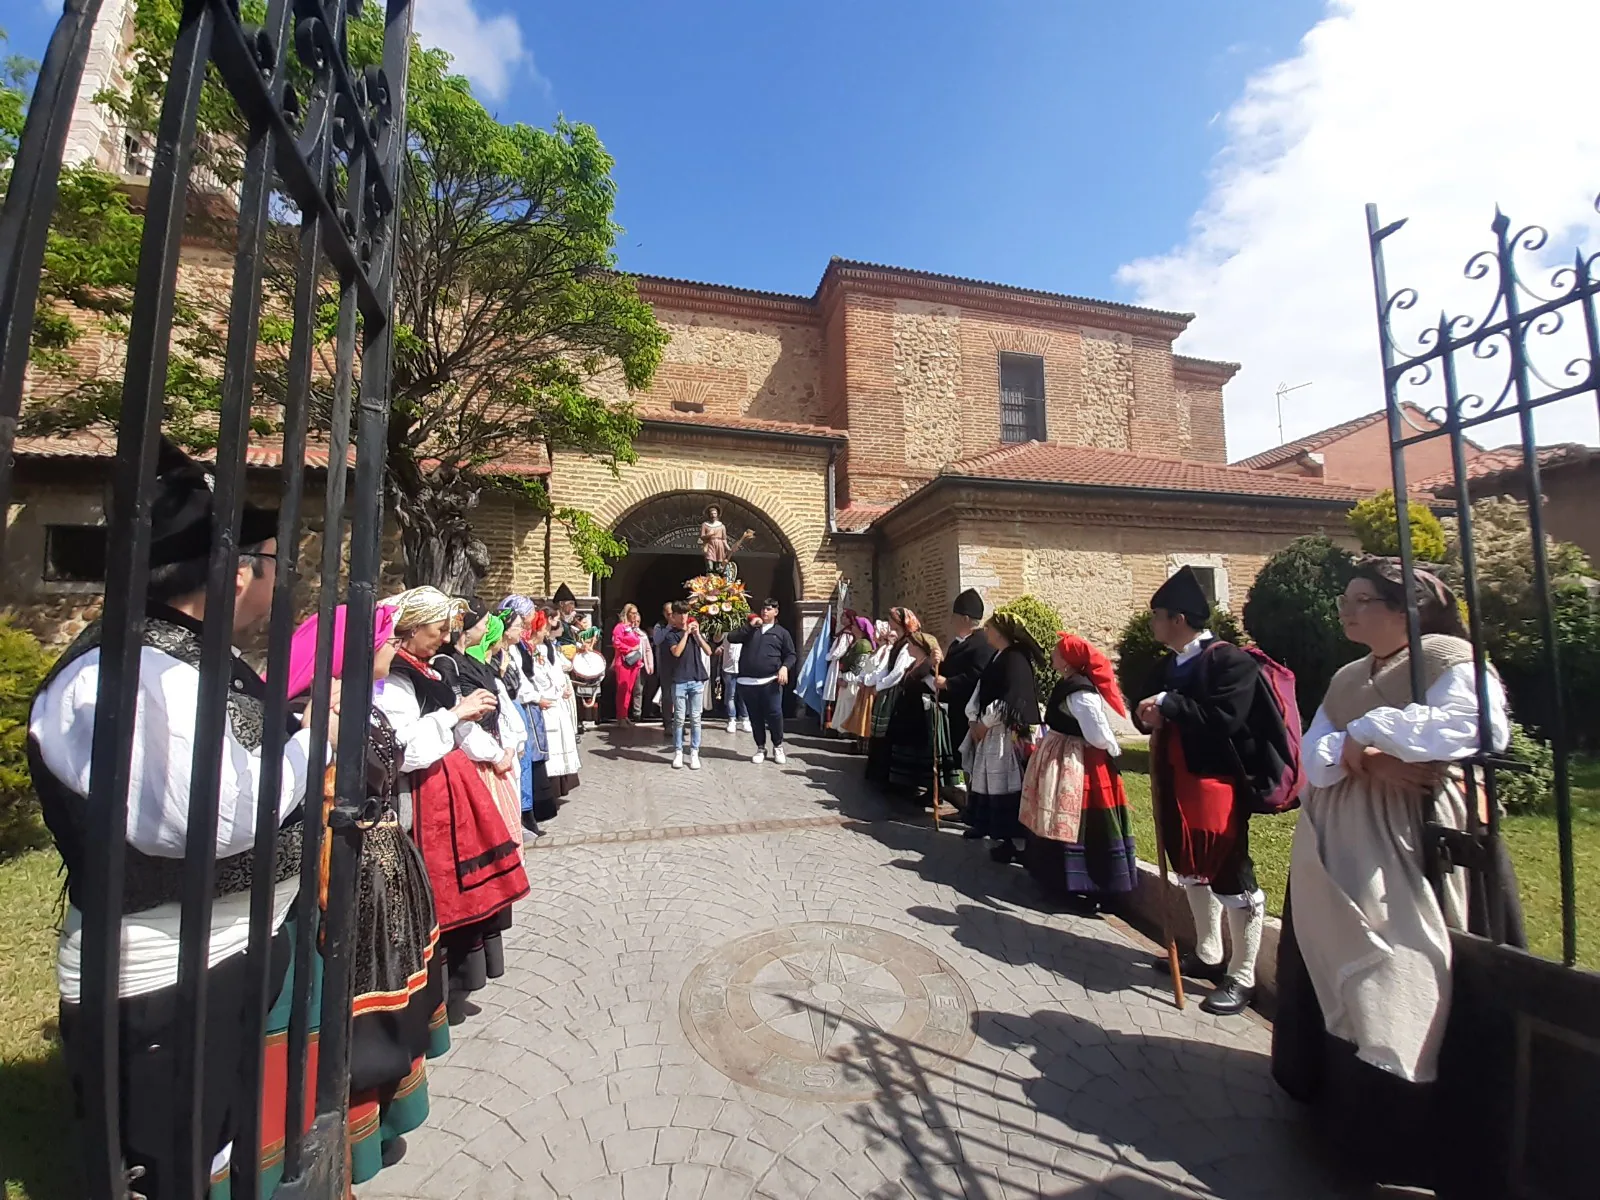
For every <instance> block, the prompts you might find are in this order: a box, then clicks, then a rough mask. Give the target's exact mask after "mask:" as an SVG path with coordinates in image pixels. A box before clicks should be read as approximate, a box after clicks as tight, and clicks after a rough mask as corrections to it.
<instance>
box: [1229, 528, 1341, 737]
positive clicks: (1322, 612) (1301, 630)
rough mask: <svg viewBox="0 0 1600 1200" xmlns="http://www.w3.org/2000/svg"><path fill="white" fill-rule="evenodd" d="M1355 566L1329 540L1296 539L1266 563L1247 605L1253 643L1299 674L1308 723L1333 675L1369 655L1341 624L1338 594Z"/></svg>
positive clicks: (1246, 619) (1302, 715) (1299, 697)
mask: <svg viewBox="0 0 1600 1200" xmlns="http://www.w3.org/2000/svg"><path fill="white" fill-rule="evenodd" d="M1352 565H1353V564H1352V560H1351V557H1350V554H1349V552H1348V551H1347V550H1345V549H1344V548H1343V547H1341V546H1338V545H1335V544H1334V542H1333V541H1332V540H1331V539H1330V538H1327V537H1322V536H1316V537H1302V538H1296V539H1295V540H1294V541H1292V542H1290V543H1289V544H1288V545H1287V546H1285V547H1284V548H1283V549H1282V550H1280V551H1278V553H1276V554H1274V555H1273V556H1272V557H1271V558H1269V559H1268V560H1267V562H1266V565H1265V566H1263V567H1262V568H1261V571H1260V573H1259V574H1258V575H1257V576H1256V580H1255V583H1254V584H1252V585H1251V587H1250V595H1249V596H1248V597H1247V598H1246V600H1245V602H1244V627H1245V629H1246V630H1247V631H1248V632H1249V634H1250V637H1251V640H1253V641H1254V642H1255V644H1256V645H1257V646H1259V647H1261V649H1262V651H1263V652H1265V653H1266V654H1269V655H1271V656H1272V657H1273V658H1275V659H1277V660H1278V661H1279V662H1281V663H1282V664H1283V665H1284V666H1286V667H1288V668H1289V669H1290V670H1291V671H1293V672H1294V676H1295V698H1296V700H1297V701H1298V702H1299V705H1300V718H1301V721H1302V722H1304V723H1309V722H1310V720H1311V718H1312V716H1313V715H1314V714H1315V713H1316V711H1317V705H1318V704H1320V703H1321V702H1322V697H1323V695H1324V694H1325V693H1326V692H1327V690H1328V682H1329V681H1330V680H1331V679H1332V678H1333V673H1334V672H1335V671H1337V670H1338V669H1339V668H1340V667H1342V666H1344V664H1345V663H1347V662H1350V661H1351V660H1353V659H1356V658H1360V657H1361V655H1362V654H1363V653H1364V651H1363V650H1362V649H1361V647H1360V646H1357V645H1356V644H1355V643H1354V642H1352V641H1350V639H1349V638H1347V637H1345V636H1344V629H1343V627H1342V626H1341V625H1340V623H1339V608H1338V600H1339V594H1340V593H1341V592H1343V591H1344V587H1345V584H1347V583H1348V582H1349V581H1350V570H1351V566H1352Z"/></svg>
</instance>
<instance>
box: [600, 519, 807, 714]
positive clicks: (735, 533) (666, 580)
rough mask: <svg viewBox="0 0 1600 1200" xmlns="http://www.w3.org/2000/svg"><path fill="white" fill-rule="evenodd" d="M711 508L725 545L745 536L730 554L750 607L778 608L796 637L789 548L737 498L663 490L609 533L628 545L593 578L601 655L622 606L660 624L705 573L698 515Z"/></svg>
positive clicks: (795, 570) (606, 704)
mask: <svg viewBox="0 0 1600 1200" xmlns="http://www.w3.org/2000/svg"><path fill="white" fill-rule="evenodd" d="M713 504H714V505H716V506H717V508H718V509H719V510H720V512H721V517H722V523H723V524H724V525H726V526H727V527H728V540H729V541H730V543H732V542H737V541H738V540H739V538H740V537H741V536H743V535H745V534H746V532H747V531H748V534H749V536H748V537H746V538H745V541H744V545H743V546H742V547H741V548H740V549H739V550H738V552H737V553H736V554H735V555H734V562H735V563H736V564H737V566H738V568H739V579H740V581H741V582H743V583H744V585H745V588H746V589H747V590H748V591H749V593H750V602H751V604H752V605H759V604H760V603H761V601H762V600H763V599H764V598H766V597H768V596H771V597H773V598H774V599H776V600H777V601H778V603H779V605H781V611H782V614H783V616H782V618H781V620H782V622H783V624H784V625H785V626H787V627H788V629H789V632H790V633H791V634H792V635H793V636H794V639H795V645H797V646H798V645H799V644H800V642H801V637H800V607H799V604H798V599H799V596H800V578H799V567H798V564H797V562H796V559H795V554H794V550H793V548H792V547H791V546H790V545H789V541H788V539H787V538H786V537H784V535H783V533H782V532H781V531H780V530H779V529H778V527H777V525H776V524H774V523H773V521H772V520H771V519H770V518H769V517H767V515H766V514H765V513H763V512H761V510H760V509H758V508H756V507H754V506H753V505H751V504H748V503H746V502H745V501H743V500H739V499H737V498H735V497H733V496H728V495H725V494H722V493H719V492H669V493H666V494H664V495H660V496H653V497H651V498H650V499H649V500H646V501H645V502H644V503H643V504H640V505H639V506H638V507H637V508H634V509H633V510H631V511H630V512H628V513H625V514H624V515H623V516H622V517H621V518H620V519H619V520H618V521H617V524H616V527H615V529H614V530H613V532H614V533H615V534H616V535H617V536H618V537H620V538H622V539H623V540H625V541H626V542H627V543H628V554H627V557H625V558H624V559H622V561H621V562H619V563H618V564H617V566H616V570H615V571H614V572H613V573H612V575H611V578H609V579H604V580H601V582H600V589H599V596H600V611H601V615H602V629H603V631H604V632H603V634H602V636H603V638H604V640H605V644H606V657H607V659H608V660H609V659H610V657H611V644H610V643H611V630H612V627H613V626H614V625H616V623H617V620H618V615H619V614H620V612H621V611H622V606H623V605H624V604H636V605H638V607H639V613H640V616H641V617H642V618H643V620H644V627H645V629H646V630H647V631H648V630H649V629H650V628H651V627H653V626H654V625H655V624H656V622H658V621H659V620H661V609H662V606H663V605H665V604H669V603H671V602H672V601H674V600H682V599H683V598H684V597H685V596H686V595H687V594H688V589H687V588H686V587H685V583H686V582H687V581H688V580H690V579H693V578H694V577H695V576H696V575H702V574H704V573H705V559H704V558H702V557H701V553H700V524H701V522H702V521H704V520H705V510H706V508H707V507H708V506H710V505H713ZM614 688H615V683H614V681H613V679H612V677H611V676H610V675H609V674H608V675H607V677H606V694H605V696H604V697H603V699H602V709H601V712H602V715H603V716H604V717H605V718H606V719H608V720H609V719H611V717H612V716H613V715H614V714H615V712H616V702H615V700H614V699H613V698H612V697H613V692H614Z"/></svg>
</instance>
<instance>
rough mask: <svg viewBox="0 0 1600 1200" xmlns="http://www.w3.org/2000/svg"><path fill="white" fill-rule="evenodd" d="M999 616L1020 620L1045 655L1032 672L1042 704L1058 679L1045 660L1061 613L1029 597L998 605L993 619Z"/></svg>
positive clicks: (1054, 636)
mask: <svg viewBox="0 0 1600 1200" xmlns="http://www.w3.org/2000/svg"><path fill="white" fill-rule="evenodd" d="M1000 613H1007V614H1009V615H1010V616H1013V617H1016V618H1017V620H1019V621H1021V622H1022V624H1023V625H1024V626H1025V627H1026V628H1027V630H1028V632H1029V633H1031V634H1033V640H1034V641H1036V642H1038V643H1039V647H1040V649H1042V650H1043V651H1044V653H1045V661H1044V662H1043V663H1041V664H1039V665H1038V666H1036V667H1034V669H1033V678H1034V683H1035V684H1036V685H1037V686H1038V689H1039V703H1040V704H1041V705H1043V704H1044V703H1045V701H1047V700H1049V699H1050V693H1051V692H1052V691H1054V690H1055V686H1056V681H1057V679H1059V678H1060V676H1058V675H1057V674H1056V673H1055V669H1054V668H1052V667H1051V666H1050V662H1049V658H1050V651H1051V650H1053V649H1054V648H1055V644H1056V634H1058V633H1060V632H1061V628H1062V626H1061V614H1060V613H1058V612H1057V611H1056V610H1055V609H1053V608H1051V607H1050V606H1049V605H1048V604H1046V603H1045V602H1044V601H1043V600H1041V599H1039V598H1038V597H1037V596H1032V595H1029V596H1018V597H1017V598H1016V599H1015V600H1013V601H1011V603H1009V604H1002V605H1001V606H1000V607H999V608H997V609H995V615H996V616H998V615H999V614H1000Z"/></svg>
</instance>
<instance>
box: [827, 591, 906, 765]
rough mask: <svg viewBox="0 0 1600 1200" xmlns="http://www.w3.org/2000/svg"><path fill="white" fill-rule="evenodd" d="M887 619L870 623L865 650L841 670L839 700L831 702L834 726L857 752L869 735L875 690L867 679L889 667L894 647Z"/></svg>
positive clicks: (868, 742) (866, 743) (861, 748)
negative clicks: (846, 668)
mask: <svg viewBox="0 0 1600 1200" xmlns="http://www.w3.org/2000/svg"><path fill="white" fill-rule="evenodd" d="M889 636H890V635H889V622H887V621H878V622H875V623H873V624H872V627H871V634H870V636H869V639H868V641H867V651H866V653H865V654H862V655H860V656H859V657H858V658H857V660H856V662H855V663H854V665H852V666H851V667H850V669H848V670H847V671H845V673H844V682H843V683H842V684H841V685H840V689H839V691H840V697H841V702H840V703H839V704H836V705H835V706H834V710H833V723H834V728H835V729H837V730H838V731H839V732H840V733H842V734H845V735H846V736H848V737H850V738H851V739H853V740H852V743H851V749H852V750H853V751H854V752H855V753H857V754H859V753H861V751H862V750H863V749H864V748H866V747H867V746H868V745H869V744H870V740H871V738H872V712H873V708H874V706H875V705H876V703H877V698H878V693H877V690H876V689H875V688H874V687H873V686H872V683H871V682H870V680H871V679H872V678H873V677H874V676H875V675H877V674H878V673H880V672H882V671H885V670H887V669H888V667H889V661H890V656H891V655H892V654H893V653H894V647H893V646H892V645H891V644H890V642H889Z"/></svg>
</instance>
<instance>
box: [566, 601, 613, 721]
mask: <svg viewBox="0 0 1600 1200" xmlns="http://www.w3.org/2000/svg"><path fill="white" fill-rule="evenodd" d="M568 628H569V629H570V630H571V633H572V644H573V646H574V653H573V655H572V686H573V691H574V692H576V693H577V697H578V732H579V733H586V732H588V731H589V730H590V729H593V728H594V727H595V726H596V725H598V724H599V723H600V685H601V683H602V681H603V680H604V679H605V674H606V660H605V657H604V656H603V655H602V654H601V653H600V631H599V630H598V629H597V628H595V627H594V625H592V624H591V623H590V620H589V614H588V613H586V612H578V613H574V614H573V616H572V620H571V622H570V623H569V625H568Z"/></svg>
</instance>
